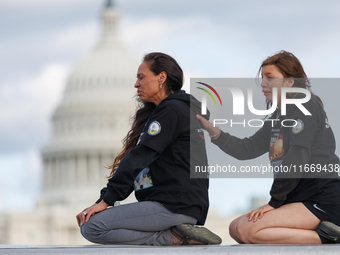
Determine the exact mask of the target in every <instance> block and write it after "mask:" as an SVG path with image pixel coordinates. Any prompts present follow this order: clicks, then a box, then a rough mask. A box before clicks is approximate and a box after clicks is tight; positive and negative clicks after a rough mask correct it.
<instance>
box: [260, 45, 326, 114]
mask: <svg viewBox="0 0 340 255" xmlns="http://www.w3.org/2000/svg"><path fill="white" fill-rule="evenodd" d="M267 65H274V66H276V67H277V68H278V69H279V71H280V73H281V74H282V75H283V77H284V78H294V85H293V87H299V88H304V89H308V90H309V91H310V88H311V85H310V81H309V79H308V77H307V75H306V73H305V71H304V69H303V67H302V64H301V62H300V61H299V59H298V58H297V57H295V56H294V55H293V53H290V52H288V51H284V50H283V51H280V52H279V53H276V54H274V55H272V56H269V57H268V58H266V59H265V60H264V61H263V62H262V64H261V66H260V68H259V71H258V73H257V76H259V75H260V72H261V69H262V67H264V66H267ZM311 93H312V92H311ZM312 95H313V96H314V97H315V98H316V99H317V100H318V101H319V102H320V103H321V105H323V103H322V101H321V99H320V98H319V97H318V96H317V95H314V94H313V93H312ZM292 96H293V97H294V95H292ZM269 106H270V102H268V101H267V107H269Z"/></svg>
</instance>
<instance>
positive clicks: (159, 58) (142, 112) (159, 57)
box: [107, 52, 183, 178]
mask: <svg viewBox="0 0 340 255" xmlns="http://www.w3.org/2000/svg"><path fill="white" fill-rule="evenodd" d="M143 62H146V63H148V64H149V69H150V71H152V72H153V74H154V75H158V74H160V73H161V72H163V71H164V72H166V74H167V78H166V80H165V82H164V86H165V87H164V88H165V92H166V94H167V95H169V94H171V93H172V92H176V91H179V90H180V89H181V88H182V86H183V71H182V69H181V67H180V66H179V65H178V63H177V62H176V60H175V59H173V58H172V57H171V56H169V55H167V54H164V53H161V52H152V53H149V54H147V55H145V56H144V58H143ZM155 108H156V105H155V104H153V103H149V102H145V103H144V102H141V101H139V102H138V106H137V111H136V114H135V115H134V116H133V117H132V126H131V129H130V131H129V132H128V133H127V135H126V136H125V137H124V139H123V149H122V151H121V152H120V153H119V154H118V155H117V156H116V158H115V159H114V161H113V163H112V165H109V166H108V167H107V168H109V169H111V173H110V175H109V176H108V178H111V177H112V176H113V175H114V174H115V172H116V170H117V169H118V167H119V165H120V163H121V162H122V160H123V158H124V157H125V155H126V154H127V153H128V152H129V151H130V150H132V149H133V148H134V147H135V146H136V144H137V142H138V139H139V136H140V134H141V132H142V130H143V127H144V125H145V123H146V122H147V120H148V118H149V116H150V115H151V113H152V112H153V111H154V109H155Z"/></svg>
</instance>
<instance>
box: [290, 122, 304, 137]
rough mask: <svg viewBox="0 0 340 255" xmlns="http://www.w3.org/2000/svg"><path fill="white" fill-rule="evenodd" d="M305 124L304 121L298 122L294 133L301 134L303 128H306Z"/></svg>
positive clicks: (293, 129)
mask: <svg viewBox="0 0 340 255" xmlns="http://www.w3.org/2000/svg"><path fill="white" fill-rule="evenodd" d="M304 126H305V124H303V121H302V120H300V119H299V120H297V121H296V126H295V127H293V128H292V132H293V134H294V135H297V134H298V133H300V132H301V131H302V130H303V128H304Z"/></svg>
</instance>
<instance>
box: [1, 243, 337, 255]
mask: <svg viewBox="0 0 340 255" xmlns="http://www.w3.org/2000/svg"><path fill="white" fill-rule="evenodd" d="M0 254H1V255H2V254H11V255H13V254H20V255H23V254H25V255H30V254H60V255H66V254H67V255H72V254H82V255H87V254H88V255H90V254H91V255H93V254H96V255H102V254H105V255H106V254H115V255H116V254H129V255H131V254H132V255H134V254H136V255H140V254H151V255H152V254H171V255H174V254H195V255H199V254H228V255H233V254H247V255H248V254H249V255H250V254H268V255H269V254H270V255H272V254H289V255H295V254H306V255H307V254H308V255H313V254H318V255H323V254H340V244H339V245H338V244H336V245H335V244H333V245H211V246H205V245H202V246H201V245H196V246H176V247H152V246H133V245H88V246H12V245H0Z"/></svg>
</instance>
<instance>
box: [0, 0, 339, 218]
mask: <svg viewBox="0 0 340 255" xmlns="http://www.w3.org/2000/svg"><path fill="white" fill-rule="evenodd" d="M115 5H116V7H117V9H118V10H119V12H120V14H121V18H120V21H119V34H120V37H121V39H122V41H123V42H124V43H125V44H126V45H127V47H128V48H129V50H130V51H131V52H132V53H133V54H134V55H135V56H136V58H137V59H141V58H142V56H143V55H144V54H145V53H147V52H150V51H163V52H165V53H168V54H170V55H172V56H173V57H174V58H175V59H176V60H178V62H179V63H180V64H181V66H182V68H183V70H184V71H185V78H186V88H188V84H189V80H190V77H255V75H256V73H257V71H258V68H259V65H260V64H261V62H262V60H264V59H265V58H266V57H267V56H269V55H271V54H273V53H275V52H277V51H279V50H282V49H284V50H287V51H291V52H292V53H294V54H295V55H296V56H297V57H298V58H299V59H300V60H301V62H302V64H303V65H304V67H305V71H306V73H307V75H308V76H310V77H321V78H329V77H335V78H338V77H339V72H340V71H339V70H340V61H339V59H340V50H339V45H340V31H339V30H340V28H339V24H340V1H337V0H333V1H332V0H327V1H314V0H299V1H296V0H294V1H292V0H288V1H275V0H274V1H273V0H271V1H269V0H257V1H254V0H209V1H208V0H207V1H201V0H172V1H162V0H143V1H140V0H116V1H115ZM103 6H104V0H97V1H94V0H48V1H46V0H29V1H27V0H0V116H1V117H0V210H6V209H15V208H24V209H25V208H32V207H33V205H34V201H35V198H36V196H37V194H38V192H39V182H40V179H39V176H40V173H41V163H40V154H39V153H40V152H39V148H41V147H42V146H43V145H44V144H46V143H47V142H48V141H49V136H50V123H49V118H50V116H51V113H52V111H53V109H54V108H55V107H56V104H57V103H58V100H60V98H61V95H62V91H63V87H64V85H65V81H66V80H67V75H68V74H69V72H70V71H71V70H72V67H74V66H75V65H76V63H77V61H79V59H80V58H81V57H83V56H84V55H86V54H87V53H88V52H89V51H90V50H91V49H92V48H93V47H94V45H95V43H96V41H97V39H98V36H99V34H100V23H99V19H98V18H99V15H100V12H101V10H102V8H103ZM314 91H317V92H318V93H319V94H322V96H323V97H324V98H323V100H324V101H326V111H327V112H328V115H329V118H330V123H332V118H333V121H334V120H335V118H337V116H338V115H337V114H338V111H337V107H332V109H330V108H331V107H330V106H329V108H328V109H330V111H328V110H327V101H328V99H329V98H327V97H328V96H334V95H336V94H337V93H338V92H340V89H339V90H337V91H335V92H334V91H329V90H328V91H327V89H325V88H321V87H319V88H314ZM318 93H317V94H318ZM325 99H326V100H325ZM333 129H334V127H333ZM334 131H335V133H336V132H337V130H334ZM212 184H213V185H211V203H212V207H213V208H214V209H216V210H219V211H220V212H221V213H230V212H232V211H233V210H236V209H240V208H241V209H244V208H246V206H247V203H248V200H249V199H250V197H251V196H252V195H259V196H268V192H269V188H270V184H271V180H260V179H257V180H253V179H250V180H245V179H243V180H237V179H234V180H231V179H223V180H213V181H212ZM241 187H242V188H241ZM229 194H232V195H229Z"/></svg>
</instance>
